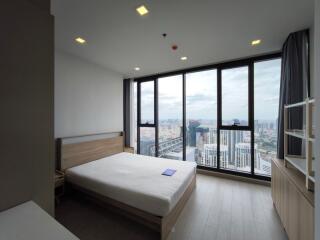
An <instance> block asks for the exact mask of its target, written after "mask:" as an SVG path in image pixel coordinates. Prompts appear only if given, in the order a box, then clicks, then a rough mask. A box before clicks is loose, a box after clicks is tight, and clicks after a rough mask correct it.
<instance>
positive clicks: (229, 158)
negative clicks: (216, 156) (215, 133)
mask: <svg viewBox="0 0 320 240" xmlns="http://www.w3.org/2000/svg"><path fill="white" fill-rule="evenodd" d="M220 168H223V169H228V170H232V171H241V172H251V133H250V131H238V130H221V131H220Z"/></svg>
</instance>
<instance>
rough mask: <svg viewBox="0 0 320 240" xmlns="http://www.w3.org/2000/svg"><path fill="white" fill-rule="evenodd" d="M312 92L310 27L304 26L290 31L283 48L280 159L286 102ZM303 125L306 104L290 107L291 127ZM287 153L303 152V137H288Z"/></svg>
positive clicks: (279, 155)
mask: <svg viewBox="0 0 320 240" xmlns="http://www.w3.org/2000/svg"><path fill="white" fill-rule="evenodd" d="M309 92H310V91H309V31H308V30H303V31H299V32H295V33H292V34H290V35H289V37H288V38H287V40H286V42H285V43H284V45H283V48H282V67H281V84H280V102H279V117H278V149H277V157H278V158H280V159H283V158H284V146H283V143H284V136H283V128H284V125H283V124H284V121H283V120H284V114H283V112H284V105H286V104H292V103H296V102H301V101H303V100H305V98H306V97H308V96H309ZM303 125H304V118H303V108H301V107H299V108H293V109H291V110H290V111H289V118H288V126H289V128H290V129H302V128H303ZM288 153H289V154H293V155H301V153H302V141H301V140H300V139H297V138H292V137H289V139H288Z"/></svg>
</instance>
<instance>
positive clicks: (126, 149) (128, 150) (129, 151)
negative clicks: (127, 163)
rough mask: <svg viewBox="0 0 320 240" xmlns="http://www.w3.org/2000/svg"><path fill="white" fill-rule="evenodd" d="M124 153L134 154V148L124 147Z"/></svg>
mask: <svg viewBox="0 0 320 240" xmlns="http://www.w3.org/2000/svg"><path fill="white" fill-rule="evenodd" d="M123 151H124V152H128V153H134V148H133V147H124V149H123Z"/></svg>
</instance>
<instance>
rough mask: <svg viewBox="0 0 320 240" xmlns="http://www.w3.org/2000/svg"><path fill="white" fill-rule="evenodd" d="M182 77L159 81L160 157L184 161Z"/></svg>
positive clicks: (166, 78) (176, 76)
mask: <svg viewBox="0 0 320 240" xmlns="http://www.w3.org/2000/svg"><path fill="white" fill-rule="evenodd" d="M182 80H183V79H182V75H175V76H169V77H164V78H159V79H158V119H159V120H158V122H159V124H158V131H159V146H158V152H159V153H158V156H159V157H164V158H168V159H174V160H182V159H183V122H182V121H183V109H182V108H183V107H182V105H183V104H182V101H183V96H182V95H183V91H182V89H183V88H182V84H183V82H182Z"/></svg>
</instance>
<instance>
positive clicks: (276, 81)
mask: <svg viewBox="0 0 320 240" xmlns="http://www.w3.org/2000/svg"><path fill="white" fill-rule="evenodd" d="M280 73H281V59H275V60H269V61H263V62H257V63H255V64H254V92H255V95H254V96H255V97H254V118H255V121H254V125H255V128H254V138H255V139H254V141H255V146H256V154H255V155H254V156H255V161H254V171H255V173H256V174H260V175H267V176H270V175H271V160H272V159H273V158H275V157H276V152H277V134H278V129H277V127H278V109H279V91H280Z"/></svg>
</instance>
